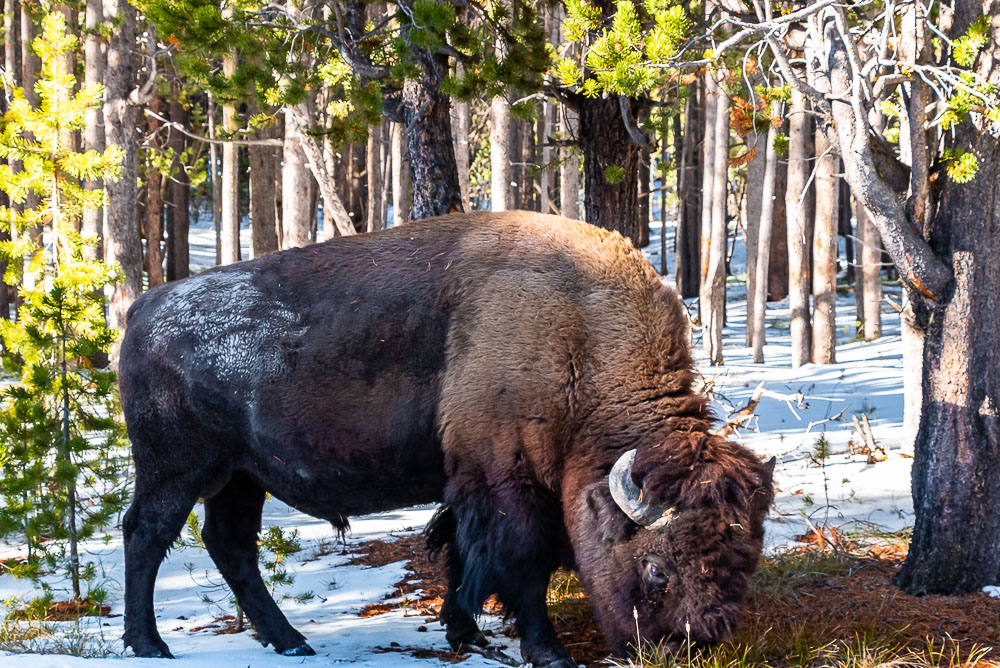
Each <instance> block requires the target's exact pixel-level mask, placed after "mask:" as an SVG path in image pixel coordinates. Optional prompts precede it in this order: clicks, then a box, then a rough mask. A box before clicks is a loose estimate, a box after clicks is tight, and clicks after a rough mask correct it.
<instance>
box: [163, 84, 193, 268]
mask: <svg viewBox="0 0 1000 668" xmlns="http://www.w3.org/2000/svg"><path fill="white" fill-rule="evenodd" d="M181 95H182V90H181V86H180V85H179V84H178V85H175V86H174V87H173V91H172V92H171V97H170V120H171V122H173V123H180V124H181V125H187V110H185V109H184V102H183V100H182V98H181ZM170 146H171V147H172V148H173V149H174V164H173V178H172V179H171V180H170V204H171V206H170V208H169V209H168V210H167V220H168V221H169V222H168V230H169V231H168V236H167V280H168V281H176V280H180V279H182V278H187V277H188V275H189V274H190V272H191V257H190V252H189V241H188V233H189V231H190V227H191V222H190V208H189V207H190V202H189V197H190V192H189V188H190V185H189V181H188V175H187V172H186V171H185V170H184V165H183V163H182V161H181V154H182V153H183V152H184V149H185V148H186V147H187V137H185V136H184V135H183V134H181V133H180V132H178V131H177V130H175V129H171V130H170Z"/></svg>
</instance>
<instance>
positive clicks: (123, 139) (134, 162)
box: [104, 0, 142, 357]
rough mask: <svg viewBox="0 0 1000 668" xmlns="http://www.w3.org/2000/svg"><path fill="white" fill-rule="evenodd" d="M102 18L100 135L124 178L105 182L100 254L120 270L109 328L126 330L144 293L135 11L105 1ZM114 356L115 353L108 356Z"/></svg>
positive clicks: (123, 0)
mask: <svg viewBox="0 0 1000 668" xmlns="http://www.w3.org/2000/svg"><path fill="white" fill-rule="evenodd" d="M104 15H105V16H115V17H119V22H118V25H117V30H115V31H114V32H113V33H112V35H111V39H110V40H109V42H108V49H107V65H106V68H105V74H104V135H105V140H106V142H107V143H108V144H111V145H115V146H118V147H120V148H121V150H122V154H123V161H122V176H121V178H120V179H119V180H118V181H116V182H114V183H107V184H105V193H106V195H107V197H106V200H105V201H106V202H107V206H106V207H105V209H104V254H105V259H106V261H108V262H117V263H118V264H119V266H120V267H121V273H122V280H121V281H120V282H119V283H116V284H115V285H114V288H113V289H112V293H111V297H110V300H109V304H108V325H109V326H110V327H111V328H112V329H117V330H119V331H122V330H124V329H125V314H126V312H127V311H128V308H129V307H130V306H131V305H132V302H134V301H135V299H136V298H137V297H138V296H139V293H140V292H142V244H141V242H140V239H139V229H138V227H137V226H136V224H135V213H134V212H135V203H136V200H137V199H138V192H137V188H136V179H137V178H138V173H139V169H138V141H137V137H136V132H135V128H136V126H137V125H138V124H139V109H138V106H137V105H135V104H133V103H132V101H131V100H130V99H129V98H130V96H131V94H132V91H133V89H134V87H135V80H136V63H135V57H134V55H133V54H134V53H135V37H136V10H135V8H134V7H133V6H132V5H131V4H129V3H128V2H127V0H105V4H104ZM114 356H115V355H114V354H113V355H112V357H114Z"/></svg>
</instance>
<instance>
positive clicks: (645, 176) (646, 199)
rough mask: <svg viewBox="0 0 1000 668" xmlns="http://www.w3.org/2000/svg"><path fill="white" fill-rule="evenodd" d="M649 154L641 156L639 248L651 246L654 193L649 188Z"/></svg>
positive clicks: (645, 153)
mask: <svg viewBox="0 0 1000 668" xmlns="http://www.w3.org/2000/svg"><path fill="white" fill-rule="evenodd" d="M649 176H650V170H649V153H647V152H645V151H643V152H641V153H640V154H639V191H638V193H637V195H636V196H637V197H638V198H639V246H638V247H639V248H645V247H646V246H648V245H649V211H650V209H651V208H652V206H651V201H650V200H651V198H652V193H651V191H650V187H649Z"/></svg>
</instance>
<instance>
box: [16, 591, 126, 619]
mask: <svg viewBox="0 0 1000 668" xmlns="http://www.w3.org/2000/svg"><path fill="white" fill-rule="evenodd" d="M110 616H111V606H109V605H105V604H103V603H102V604H97V603H94V602H93V601H91V600H90V599H89V598H86V597H85V598H80V599H71V600H69V601H55V602H54V603H49V604H48V605H47V606H46V607H45V609H44V610H39V609H36V606H33V607H32V608H31V609H24V608H19V609H17V610H12V611H11V613H10V616H9V618H10V619H11V620H13V621H25V620H29V619H30V620H33V621H45V622H69V621H72V620H74V619H80V618H81V617H110Z"/></svg>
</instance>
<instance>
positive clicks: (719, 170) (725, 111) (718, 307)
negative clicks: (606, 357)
mask: <svg viewBox="0 0 1000 668" xmlns="http://www.w3.org/2000/svg"><path fill="white" fill-rule="evenodd" d="M714 144H715V147H714V148H715V153H714V156H713V157H714V161H713V165H712V172H713V173H712V226H711V236H710V242H709V249H708V272H707V274H706V276H705V284H704V286H703V290H702V292H703V295H704V296H703V299H702V301H703V303H705V304H707V305H708V316H707V318H706V316H705V312H704V311H702V325H703V327H704V329H705V334H704V338H703V343H704V348H705V356H706V357H708V359H709V361H710V362H711V364H713V365H719V364H722V363H723V358H722V328H723V326H724V325H725V320H726V250H727V239H728V237H729V234H728V230H727V228H726V224H727V220H726V213H727V204H728V192H727V188H726V186H727V181H728V165H727V163H728V160H729V98H728V97H727V96H726V94H725V92H724V91H722V90H719V91H718V94H717V95H716V110H715V141H714Z"/></svg>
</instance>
